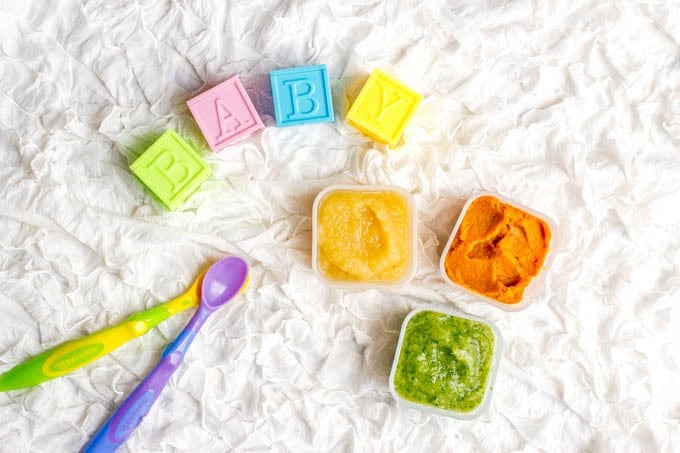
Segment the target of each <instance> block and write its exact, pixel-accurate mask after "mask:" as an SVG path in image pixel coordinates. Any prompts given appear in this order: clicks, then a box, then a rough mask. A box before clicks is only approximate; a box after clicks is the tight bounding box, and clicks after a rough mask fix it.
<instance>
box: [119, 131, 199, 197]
mask: <svg viewBox="0 0 680 453" xmlns="http://www.w3.org/2000/svg"><path fill="white" fill-rule="evenodd" d="M130 169H131V170H132V172H133V173H134V174H135V175H136V176H137V177H138V178H139V179H140V181H142V182H143V183H144V185H145V186H146V187H147V188H148V189H149V190H150V191H151V192H153V194H154V195H156V197H158V199H159V200H161V201H162V202H163V204H164V205H165V206H167V207H168V208H169V209H176V208H177V207H178V206H179V205H180V204H182V203H183V202H184V201H185V200H186V199H187V198H189V196H190V195H191V194H192V193H193V192H195V191H196V189H198V187H199V186H200V185H201V183H202V182H203V181H205V180H206V179H208V177H209V176H210V167H208V165H207V164H206V163H205V162H204V161H203V159H201V157H200V156H199V155H198V154H196V152H195V151H194V150H193V149H192V148H191V146H189V144H188V143H187V142H185V141H184V140H183V139H182V137H180V136H179V135H178V134H177V133H176V132H175V131H173V130H172V129H168V130H167V131H166V132H165V133H164V134H163V135H161V136H160V138H159V139H158V140H156V141H155V142H154V144H153V145H151V147H149V149H147V150H146V151H144V153H143V154H142V155H141V156H139V158H138V159H137V160H136V161H134V163H133V164H132V165H130Z"/></svg>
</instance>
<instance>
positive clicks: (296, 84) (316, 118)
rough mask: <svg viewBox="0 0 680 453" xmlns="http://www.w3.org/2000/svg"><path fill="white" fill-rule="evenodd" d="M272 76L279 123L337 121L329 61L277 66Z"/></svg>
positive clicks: (283, 124)
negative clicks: (308, 64)
mask: <svg viewBox="0 0 680 453" xmlns="http://www.w3.org/2000/svg"><path fill="white" fill-rule="evenodd" d="M269 77H270V79H271V84H272V98H273V100H274V114H275V115H276V125H277V126H279V127H285V126H297V125H299V124H305V123H332V122H333V121H334V119H335V117H334V115H333V99H332V97H331V87H330V83H329V82H328V69H327V68H326V65H318V66H303V67H299V68H288V69H277V70H276V71H272V72H271V73H270V75H269Z"/></svg>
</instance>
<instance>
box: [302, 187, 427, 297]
mask: <svg viewBox="0 0 680 453" xmlns="http://www.w3.org/2000/svg"><path fill="white" fill-rule="evenodd" d="M312 215H313V227H312V228H313V233H312V234H313V244H312V261H313V266H314V271H315V272H316V273H317V275H318V276H319V277H320V278H321V280H322V281H324V282H325V283H326V284H328V285H330V286H334V287H350V288H351V287H366V286H371V287H383V286H393V285H400V284H403V283H406V282H407V281H409V280H410V279H411V278H412V277H413V274H414V273H415V260H416V212H415V205H414V203H413V199H412V197H411V195H410V194H409V193H408V192H406V191H404V190H403V189H400V188H398V187H391V186H390V187H378V186H332V187H329V188H327V189H325V190H324V191H322V192H321V193H319V195H318V196H317V197H316V200H315V201H314V210H313V214H312Z"/></svg>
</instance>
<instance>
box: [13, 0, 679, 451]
mask: <svg viewBox="0 0 680 453" xmlns="http://www.w3.org/2000/svg"><path fill="white" fill-rule="evenodd" d="M678 42H680V8H679V7H678V5H677V3H676V2H668V1H665V0H664V1H661V0H659V1H654V0H652V1H644V2H642V1H634V0H630V1H618V0H617V1H601V0H597V1H595V0H574V1H566V2H565V1H559V0H547V1H538V0H514V1H510V0H508V1H499V0H494V1H491V0H489V1H479V0H432V1H430V0H428V1H417V0H413V1H411V0H409V1H403V2H400V1H386V2H381V1H378V0H358V1H353V2H350V1H342V2H333V4H332V5H327V4H326V3H325V2H321V1H308V2H295V1H292V0H282V1H279V2H271V1H269V0H248V1H236V0H234V1H230V2H224V1H218V0H213V1H208V0H205V1H196V2H190V1H181V2H179V1H177V2H174V1H165V2H152V1H137V2H123V1H118V2H110V1H101V0H95V1H87V2H84V4H81V3H80V2H77V1H62V2H45V1H38V0H35V1H29V0H24V1H12V0H5V1H1V2H0V372H2V371H5V370H7V369H9V368H11V367H12V366H14V365H16V364H17V363H19V362H21V361H23V360H24V359H26V358H28V357H30V356H32V355H35V354H37V353H39V352H41V351H43V350H45V349H46V348H48V347H51V346H53V345H55V344H58V343H60V342H62V341H64V340H67V339H73V338H78V337H81V336H83V335H84V334H86V333H88V332H91V331H95V330H98V329H101V328H103V327H106V326H109V325H112V324H114V323H116V322H117V321H120V320H122V319H124V318H125V317H127V316H128V315H130V314H131V313H133V312H135V311H137V310H140V309H143V308H145V307H151V306H154V305H156V304H158V303H159V302H160V301H164V300H167V299H169V298H171V297H173V296H175V295H178V294H179V293H181V292H182V291H183V290H184V289H185V288H186V287H187V286H188V285H189V284H190V283H191V282H192V280H193V279H194V278H195V276H196V274H197V272H198V270H199V269H200V268H201V267H203V266H204V265H205V264H206V263H209V262H210V261H211V260H214V259H216V258H218V257H221V256H224V255H225V254H230V253H238V254H242V255H244V256H246V257H248V259H249V262H250V263H251V265H252V280H251V284H250V288H249V290H248V292H247V293H246V295H245V296H244V297H242V298H241V299H240V300H239V301H236V302H234V303H232V304H231V305H230V306H229V307H228V308H227V309H224V310H223V311H221V312H219V313H217V314H216V315H215V316H214V318H213V319H211V320H210V322H209V323H208V325H207V326H206V327H205V329H204V331H203V332H202V333H201V334H200V335H199V336H198V338H197V339H196V341H195V343H194V345H193V346H192V349H191V351H190V353H189V355H188V357H187V361H186V363H185V364H184V365H183V366H182V367H181V369H180V370H179V371H178V373H177V374H176V375H175V376H174V377H173V379H172V381H171V382H170V384H169V386H168V387H167V388H166V390H165V392H164V393H163V395H162V396H161V398H160V400H159V401H158V403H157V404H156V406H155V407H154V408H153V410H152V411H151V413H150V414H149V415H148V417H147V418H146V419H145V421H144V422H143V424H142V425H141V426H140V427H139V429H138V430H137V431H136V433H135V434H134V436H133V437H132V438H131V439H130V440H129V441H128V442H127V444H126V445H125V447H124V448H123V450H124V451H135V452H137V451H206V452H213V451H214V452H219V451H227V450H235V451H268V450H274V451H294V452H300V451H371V452H372V451H414V452H419V451H422V452H435V451H456V452H460V451H510V450H528V451H536V450H547V451H557V450H562V451H614V450H616V451H662V450H666V451H670V450H674V449H675V450H677V449H680V432H679V428H678V426H679V425H678V419H679V418H680V390H679V389H680V386H678V382H680V370H679V363H680V359H678V354H677V348H678V346H679V345H680V334H679V333H678V332H680V330H679V329H678V325H680V324H679V323H680V311H679V310H678V300H680V254H679V250H680V151H678V146H679V145H680V50H679V47H678ZM320 63H325V64H327V65H328V68H329V75H330V77H331V80H332V90H333V96H334V103H335V111H336V117H337V120H336V122H335V123H333V124H323V125H308V126H302V127H295V128H285V129H284V128H276V127H275V126H274V119H273V111H272V102H271V93H270V89H269V84H268V73H269V71H270V70H272V69H275V68H281V67H290V66H299V65H305V64H320ZM376 67H379V68H385V69H388V70H391V71H393V72H395V73H396V74H398V76H399V77H400V78H401V79H402V80H403V81H404V82H406V83H407V84H409V85H410V86H411V87H413V88H414V89H416V90H418V91H419V92H420V93H422V94H423V95H424V96H425V100H424V101H423V103H422V105H421V108H420V109H419V111H418V113H417V114H416V116H415V117H414V119H413V120H412V121H411V123H409V125H408V128H407V130H406V133H405V137H404V139H405V144H404V145H403V146H401V147H399V149H397V150H394V151H387V150H386V149H385V148H384V147H383V146H378V145H376V144H374V143H373V142H371V141H369V140H368V139H366V138H365V137H363V136H362V135H361V134H360V133H358V132H357V131H356V130H355V129H353V128H352V127H350V126H349V125H348V124H347V123H346V122H345V121H344V113H345V112H346V110H347V108H348V99H350V100H351V99H353V97H354V95H355V93H356V92H357V89H358V87H360V86H361V83H362V82H363V80H365V78H366V76H367V75H368V74H369V73H370V71H371V70H372V69H373V68H376ZM235 74H237V75H239V76H240V77H241V80H242V81H243V83H244V85H245V86H246V88H247V90H248V92H249V94H250V95H251V97H252V98H253V101H254V103H255V106H256V107H257V109H258V110H259V111H260V112H261V113H262V114H263V119H264V121H265V124H266V126H267V128H266V129H265V130H264V132H263V133H261V134H258V135H256V136H254V137H252V138H250V139H248V140H246V141H245V142H242V143H241V144H239V145H237V146H234V147H231V148H228V149H226V150H224V151H222V152H221V153H218V154H211V153H208V152H207V146H206V144H205V142H204V141H203V139H202V137H201V135H200V131H199V130H198V127H197V126H196V124H195V122H194V121H193V119H192V118H191V116H190V114H189V112H188V109H187V107H186V104H185V102H186V100H187V99H189V98H191V97H192V96H194V95H195V94H197V93H199V92H201V91H203V90H205V89H207V88H208V87H210V86H213V85H214V84H216V83H218V82H220V81H222V80H224V79H226V78H228V77H231V76H233V75H235ZM168 127H172V128H175V129H176V130H177V131H178V132H179V133H180V134H181V135H183V136H184V137H186V138H187V139H189V140H190V141H191V142H192V143H193V144H194V145H195V146H196V147H197V148H198V149H200V150H202V152H204V153H205V156H206V159H207V161H208V163H209V164H210V166H211V167H212V169H213V176H212V177H211V178H210V180H209V181H208V182H206V183H205V184H204V185H203V187H202V189H201V190H200V191H199V192H197V193H196V194H195V195H194V196H193V197H192V198H191V199H190V200H189V202H187V203H186V204H184V205H183V206H182V207H181V208H180V209H178V210H177V211H174V212H168V211H166V210H165V209H163V208H162V207H161V206H160V205H159V204H158V203H157V202H156V201H154V200H152V198H151V196H150V195H149V194H148V193H147V192H146V191H145V189H143V187H142V186H141V185H140V184H139V183H138V182H137V180H135V178H134V177H133V175H132V173H131V172H130V171H129V169H128V165H129V163H130V162H131V161H132V160H134V158H135V157H136V156H138V155H139V154H140V153H141V152H142V151H143V150H144V149H145V148H146V147H147V146H148V145H149V144H150V143H151V141H152V140H153V138H154V137H155V136H157V135H158V134H159V133H161V132H162V131H163V130H165V129H166V128H168ZM337 183H351V184H393V185H398V186H400V187H403V188H405V189H406V190H408V191H410V192H411V193H412V194H413V195H414V196H415V199H416V201H417V205H418V215H419V223H418V228H419V231H418V235H419V259H418V271H417V274H416V277H415V278H414V280H413V281H412V282H411V283H410V284H409V285H407V286H405V287H403V288H401V289H399V290H394V291H377V290H370V291H356V292H349V291H338V290H330V289H326V288H324V286H323V285H322V284H321V283H320V282H319V281H318V280H317V278H315V276H314V275H313V273H312V271H311V268H310V261H311V218H310V217H311V208H312V202H313V199H314V197H315V195H316V194H317V193H318V192H319V191H320V190H321V189H322V188H324V187H326V186H327V185H330V184H337ZM479 189H484V190H489V191H494V192H498V193H500V194H502V195H505V196H507V197H509V198H511V199H514V200H516V201H518V202H520V203H523V204H526V205H528V206H531V207H532V208H534V209H536V210H538V211H541V212H544V213H546V214H547V215H549V216H550V217H552V218H553V219H555V221H556V222H557V224H558V226H559V232H560V236H561V238H562V241H561V245H560V248H559V251H558V254H557V256H556V259H555V261H554V264H553V265H552V267H551V269H550V270H549V271H547V272H546V291H545V292H544V294H543V295H542V296H541V297H540V298H539V299H538V300H536V302H535V304H534V305H532V306H530V307H529V308H528V309H526V310H525V311H522V312H518V313H505V312H502V311H500V310H498V309H496V308H494V307H491V306H489V305H487V304H485V303H483V302H479V301H478V300H476V299H475V298H474V297H471V296H468V295H466V294H464V293H463V292H461V291H458V290H456V289H454V288H451V287H449V286H448V285H447V284H446V283H445V282H444V281H443V280H442V278H441V277H440V275H439V270H438V262H439V256H440V253H441V251H442V248H443V246H444V244H445V242H446V239H447V237H448V235H449V233H450V230H451V228H452V226H453V224H454V222H455V220H456V216H457V215H458V212H459V210H460V208H461V206H462V204H463V203H464V201H465V199H466V198H467V197H468V196H469V195H470V194H471V193H472V192H473V191H475V190H479ZM424 303H434V304H441V305H442V306H446V307H449V308H456V309H459V310H463V311H465V312H468V313H471V314H475V315H478V316H482V317H484V318H486V319H489V320H492V321H494V322H496V323H497V325H498V327H499V328H500V329H501V331H502V333H503V336H504V338H505V342H506V349H505V353H504V355H503V358H502V362H501V369H500V373H499V375H498V380H497V385H496V389H495V394H494V396H493V401H492V404H491V407H490V410H489V412H488V414H486V415H485V416H483V417H482V418H480V419H478V420H476V421H472V422H460V421H456V420H453V419H448V418H444V417H439V416H432V415H427V414H424V413H420V412H417V411H412V410H405V409H401V408H399V407H397V406H396V405H395V402H394V401H393V399H392V397H391V396H390V394H389V391H388V384H387V378H388V373H389V369H390V364H391V361H392V356H393V353H394V349H395V346H396V340H397V336H398V330H399V327H400V324H401V321H402V319H403V317H404V316H405V314H406V313H407V312H408V311H409V309H411V308H414V307H417V306H419V305H421V304H424ZM188 317H189V313H184V314H182V315H180V316H178V317H176V318H175V319H172V320H171V321H168V322H166V323H165V324H163V325H161V326H160V327H159V328H157V329H154V330H153V331H152V332H150V333H149V334H147V335H146V336H145V337H143V338H141V339H138V340H136V341H134V342H132V343H129V344H128V345H126V346H125V347H123V348H121V349H120V350H118V351H117V352H115V353H114V354H112V355H111V356H108V357H106V358H104V359H103V360H101V361H99V362H97V363H95V364H93V365H91V366H89V367H87V368H85V369H83V370H81V371H79V372H77V373H75V374H73V375H70V376H68V377H65V378H61V379H57V380H54V381H51V382H49V383H46V384H43V385H41V386H39V387H36V388H33V389H26V390H20V391H14V392H9V393H5V394H0V439H2V443H1V444H0V450H2V451H8V452H9V451H12V452H14V451H76V450H77V449H79V448H80V447H82V446H83V445H84V444H85V442H86V441H87V439H88V438H89V436H90V435H91V434H92V433H93V432H95V431H96V429H97V428H98V427H99V426H100V424H101V423H102V422H103V421H104V420H105V419H106V417H107V416H108V415H109V414H110V413H111V411H112V410H113V409H114V408H115V407H116V406H117V405H118V404H119V403H120V402H121V401H122V399H123V398H124V397H125V396H126V395H127V394H128V393H129V392H130V391H131V390H132V389H133V388H134V387H135V386H136V385H137V383H138V382H139V381H140V379H141V378H142V377H143V376H144V375H145V374H146V373H147V372H148V371H149V370H150V369H151V367H152V366H153V365H154V363H155V362H156V360H157V359H158V356H159V354H160V351H161V350H162V348H163V347H164V345H165V344H166V343H167V342H168V341H169V340H170V339H172V338H174V336H175V335H176V334H177V333H178V332H179V330H181V328H182V326H183V325H184V323H185V322H186V321H187V319H188Z"/></svg>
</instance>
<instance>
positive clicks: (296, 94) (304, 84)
mask: <svg viewBox="0 0 680 453" xmlns="http://www.w3.org/2000/svg"><path fill="white" fill-rule="evenodd" d="M283 84H284V85H285V86H287V87H288V88H289V89H290V100H291V105H292V106H293V112H292V113H290V114H289V115H288V119H289V120H299V119H304V118H305V116H307V115H311V114H313V113H316V112H317V110H319V104H318V102H317V101H316V100H314V92H315V91H316V90H315V89H314V84H313V83H312V82H310V81H309V80H307V79H298V80H286V81H284V82H283ZM303 102H307V103H308V105H309V108H308V109H307V110H304V109H303V108H302V107H303V105H302V104H303Z"/></svg>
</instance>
